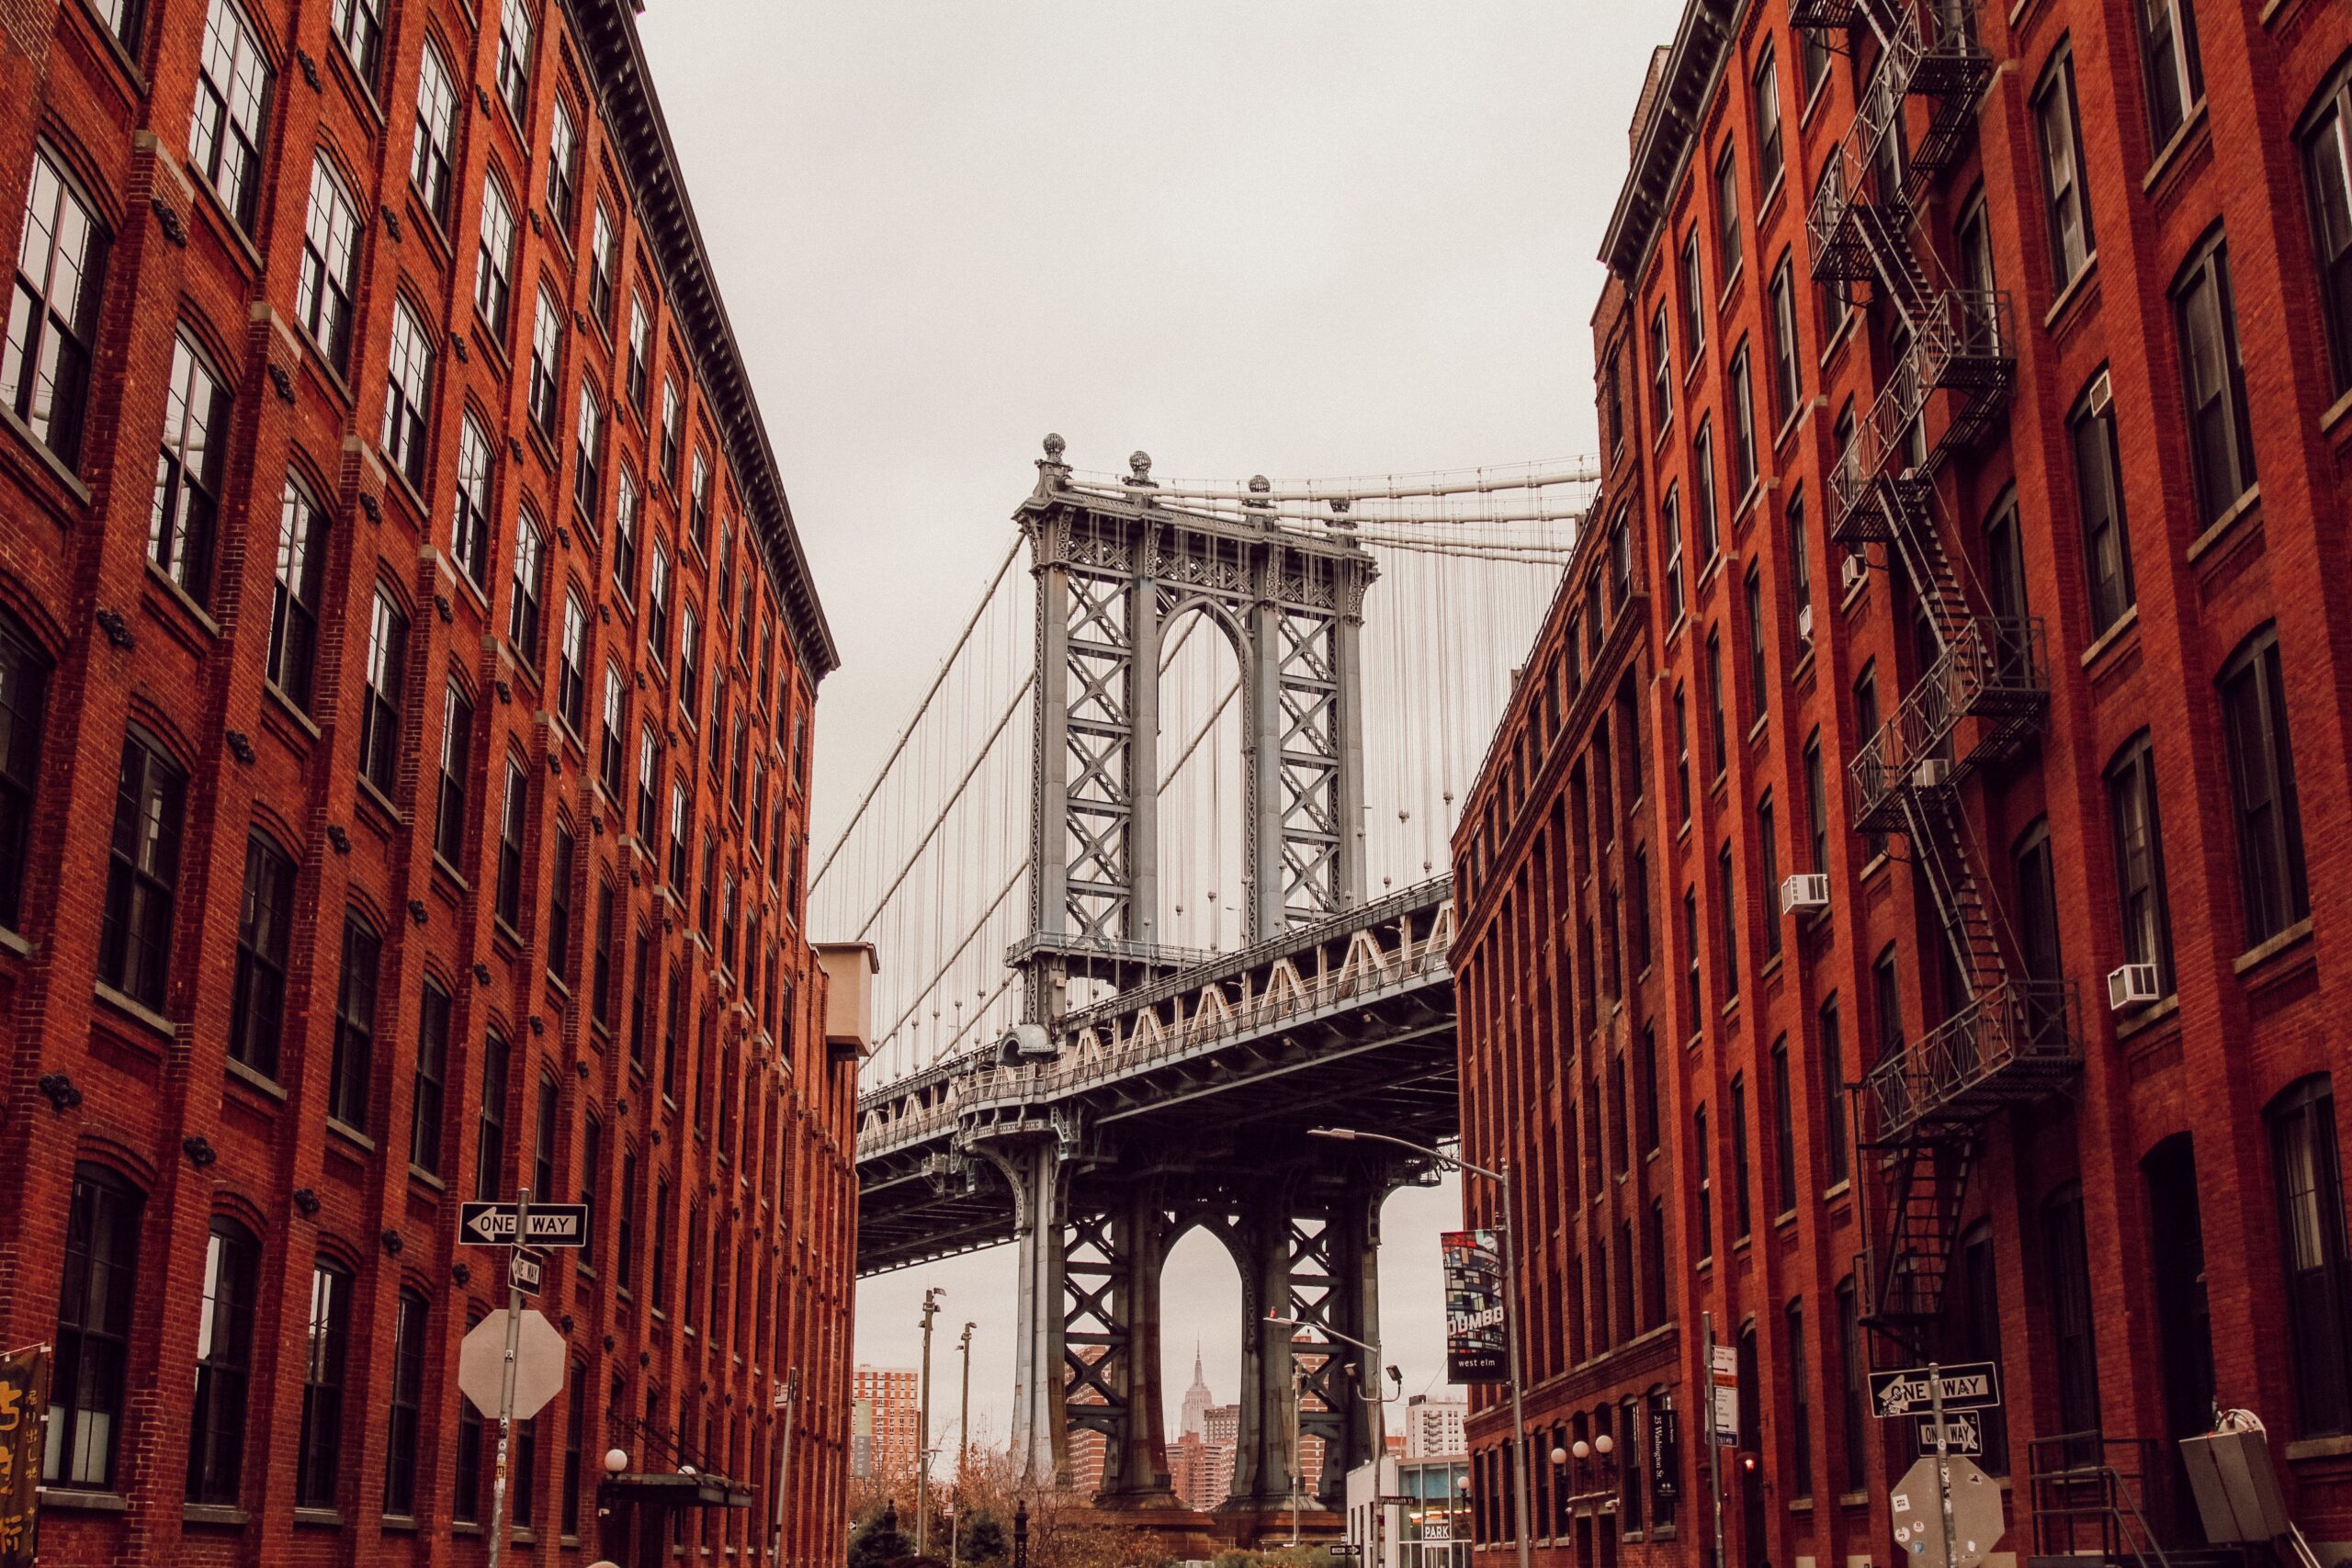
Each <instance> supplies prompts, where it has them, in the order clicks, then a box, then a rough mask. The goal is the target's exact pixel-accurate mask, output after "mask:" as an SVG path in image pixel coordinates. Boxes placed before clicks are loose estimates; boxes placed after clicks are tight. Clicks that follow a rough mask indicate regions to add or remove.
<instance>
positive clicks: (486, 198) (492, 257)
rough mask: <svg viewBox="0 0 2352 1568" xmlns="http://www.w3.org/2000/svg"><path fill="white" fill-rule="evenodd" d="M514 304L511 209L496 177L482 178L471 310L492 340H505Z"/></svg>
mask: <svg viewBox="0 0 2352 1568" xmlns="http://www.w3.org/2000/svg"><path fill="white" fill-rule="evenodd" d="M514 300H515V209H514V208H513V207H511V206H510V205H508V203H507V200H506V191H505V188H504V187H503V186H501V185H500V184H499V183H498V176H497V175H492V174H489V173H484V174H483V175H482V177H481V249H480V251H479V253H478V254H477V255H476V258H475V263H474V309H475V310H479V311H481V319H482V320H483V321H487V322H489V323H490V330H491V333H492V335H493V336H495V337H497V338H498V339H499V340H500V342H501V343H503V342H504V341H505V338H506V318H507V316H508V314H509V312H510V310H511V309H512V307H513V304H514Z"/></svg>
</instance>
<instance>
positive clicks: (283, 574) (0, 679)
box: [0, 472, 327, 740]
mask: <svg viewBox="0 0 2352 1568" xmlns="http://www.w3.org/2000/svg"><path fill="white" fill-rule="evenodd" d="M324 567H327V514H324V513H322V510H320V505H318V501H312V499H311V487H308V484H303V482H301V479H297V478H294V475H291V472H289V475H287V487H285V496H282V499H280V503H277V576H276V581H273V585H270V653H268V680H270V684H273V686H277V694H280V696H285V698H287V701H289V703H291V705H294V707H299V710H303V712H308V710H311V691H312V680H315V660H318V597H320V573H322V571H324ZM5 684H7V670H5V668H0V686H5ZM0 696H5V691H0ZM33 739H35V740H38V739H40V731H38V727H35V731H33Z"/></svg>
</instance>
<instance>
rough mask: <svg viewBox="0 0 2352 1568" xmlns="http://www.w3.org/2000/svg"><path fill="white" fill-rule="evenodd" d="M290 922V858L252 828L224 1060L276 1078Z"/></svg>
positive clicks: (247, 837)
mask: <svg viewBox="0 0 2352 1568" xmlns="http://www.w3.org/2000/svg"><path fill="white" fill-rule="evenodd" d="M293 921H294V861H293V858H292V857H291V856H289V855H288V854H287V852H285V851H284V850H283V849H281V848H279V847H278V842H277V840H276V839H274V838H272V837H270V835H269V834H267V833H266V832H264V831H263V830H262V829H259V828H255V829H253V830H252V831H251V832H250V833H248V834H247V835H246V836H245V890H244V897H243V901H242V903H241V905H240V907H239V913H238V918H237V968H236V978H235V982H234V984H233V986H232V989H231V991H230V994H229V1058H230V1060H232V1061H234V1062H242V1063H243V1064H244V1065H245V1066H248V1067H251V1068H253V1070H254V1071H255V1072H257V1073H259V1074H261V1075H262V1076H263V1077H271V1078H274V1077H277V1046H278V1036H279V1032H280V1031H281V1030H282V1029H283V1027H284V1023H285V1013H286V958H287V945H288V936H289V934H290V932H291V929H292V926H293Z"/></svg>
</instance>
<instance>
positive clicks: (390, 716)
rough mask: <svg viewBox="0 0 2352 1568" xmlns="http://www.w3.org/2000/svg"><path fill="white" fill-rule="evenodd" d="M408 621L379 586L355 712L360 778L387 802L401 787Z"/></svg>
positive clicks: (370, 623)
mask: <svg viewBox="0 0 2352 1568" xmlns="http://www.w3.org/2000/svg"><path fill="white" fill-rule="evenodd" d="M407 656H408V617H407V616H405V615H401V613H400V610H399V608H398V607H397V606H396V605H394V604H393V603H392V596H391V594H390V593H389V592H386V591H385V590H384V589H383V588H382V587H381V586H379V587H378V588H377V590H376V602H375V607H374V609H373V610H372V611H371V612H370V614H369V616H368V666H367V690H366V691H365V692H363V693H362V694H361V697H360V707H359V776H360V777H361V778H363V779H365V780H367V781H368V783H369V784H373V785H374V786H375V788H376V790H377V793H379V795H384V796H386V797H387V798H389V797H390V795H391V793H392V791H393V790H394V789H395V788H396V787H398V785H399V784H400V743H401V666H402V663H403V662H404V661H405V660H406V659H407Z"/></svg>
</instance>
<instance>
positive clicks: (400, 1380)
mask: <svg viewBox="0 0 2352 1568" xmlns="http://www.w3.org/2000/svg"><path fill="white" fill-rule="evenodd" d="M424 1325H425V1305H424V1297H423V1296H422V1295H419V1294H418V1293H417V1292H414V1291H413V1290H409V1289H406V1288H403V1289H402V1290H401V1295H400V1305H399V1307H398V1309H397V1310H396V1312H395V1314H394V1315H393V1318H392V1366H391V1373H392V1375H391V1385H392V1389H391V1393H392V1397H391V1408H390V1412H389V1419H388V1420H387V1421H386V1423H385V1442H384V1512H385V1513H387V1514H389V1515H390V1516H391V1517H394V1518H401V1519H406V1518H413V1517H415V1515H416V1450H417V1438H418V1435H419V1433H420V1432H421V1431H422V1429H423V1426H424V1422H423V1415H424Z"/></svg>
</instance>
